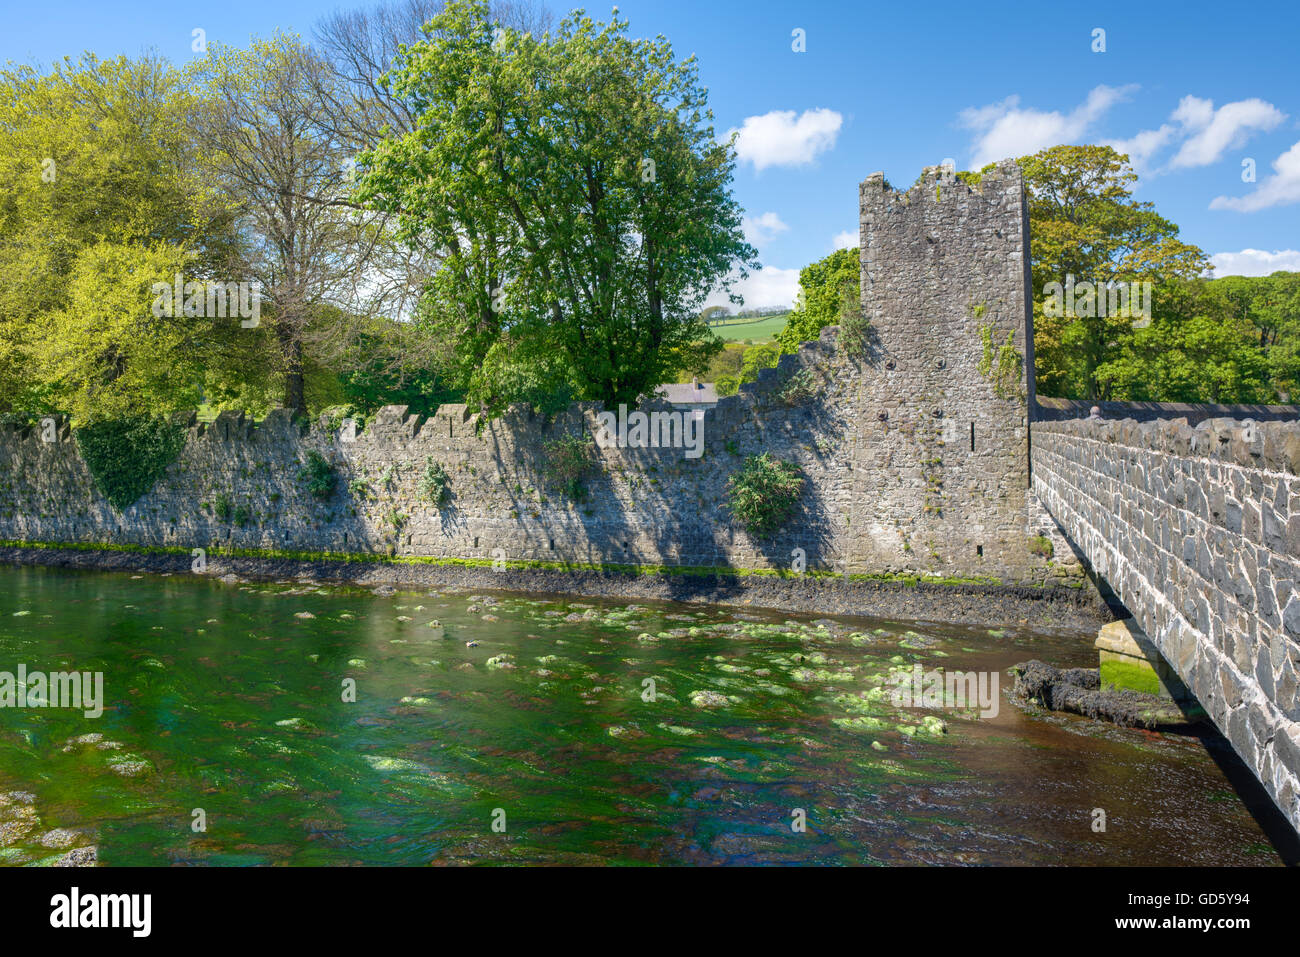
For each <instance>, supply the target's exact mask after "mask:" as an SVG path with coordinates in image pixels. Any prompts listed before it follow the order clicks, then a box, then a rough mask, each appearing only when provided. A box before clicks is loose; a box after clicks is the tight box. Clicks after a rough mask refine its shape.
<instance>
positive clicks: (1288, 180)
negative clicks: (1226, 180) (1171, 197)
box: [1210, 143, 1300, 213]
mask: <svg viewBox="0 0 1300 957" xmlns="http://www.w3.org/2000/svg"><path fill="white" fill-rule="evenodd" d="M1273 169H1274V170H1275V171H1276V172H1275V173H1274V175H1272V176H1269V177H1267V178H1266V179H1263V180H1261V181H1260V182H1259V184H1258V185H1256V187H1255V189H1254V191H1253V192H1250V193H1247V194H1246V195H1245V196H1216V197H1215V198H1214V199H1213V200H1211V202H1210V209H1235V210H1237V211H1238V212H1240V213H1253V212H1256V211H1258V210H1261V209H1268V208H1269V207H1271V206H1286V205H1288V204H1290V203H1300V143H1296V144H1295V145H1294V146H1292V147H1291V148H1290V149H1289V150H1287V151H1286V152H1285V153H1283V154H1282V155H1281V156H1279V157H1278V158H1277V159H1275V160H1273Z"/></svg>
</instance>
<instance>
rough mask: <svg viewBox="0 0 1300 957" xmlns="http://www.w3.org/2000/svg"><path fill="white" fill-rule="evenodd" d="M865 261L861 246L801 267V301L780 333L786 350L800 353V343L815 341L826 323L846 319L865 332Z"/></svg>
mask: <svg viewBox="0 0 1300 957" xmlns="http://www.w3.org/2000/svg"><path fill="white" fill-rule="evenodd" d="M860 273H861V262H860V260H859V252H858V250H857V249H837V250H835V252H833V253H831V254H830V255H829V256H827V257H825V258H824V259H819V260H818V261H817V262H815V263H812V264H811V265H808V266H805V267H804V268H803V269H801V270H799V304H798V308H796V309H795V311H794V312H792V313H791V314H790V319H789V321H788V322H786V325H785V329H784V330H782V332H781V334H780V335H779V336H777V341H778V342H779V343H780V344H781V351H782V352H798V351H799V343H801V342H810V341H812V340H815V339H816V338H817V337H818V335H819V334H820V333H821V331H822V329H823V328H825V327H826V326H833V325H836V324H837V323H842V322H843V321H844V320H845V319H846V318H847V319H849V321H850V323H851V324H852V325H854V328H855V330H856V331H857V332H862V331H863V326H862V322H861V320H862V302H861V276H860Z"/></svg>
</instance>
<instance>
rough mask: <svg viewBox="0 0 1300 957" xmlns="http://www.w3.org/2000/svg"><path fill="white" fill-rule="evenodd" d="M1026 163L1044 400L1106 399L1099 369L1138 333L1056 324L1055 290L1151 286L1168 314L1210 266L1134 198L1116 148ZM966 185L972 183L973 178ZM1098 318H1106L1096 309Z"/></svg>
mask: <svg viewBox="0 0 1300 957" xmlns="http://www.w3.org/2000/svg"><path fill="white" fill-rule="evenodd" d="M1017 162H1018V163H1019V165H1020V168H1021V170H1022V171H1023V173H1024V180H1025V190H1026V193H1027V194H1028V200H1029V221H1030V249H1031V255H1032V260H1033V290H1034V291H1033V297H1034V301H1035V305H1034V353H1035V359H1036V364H1037V370H1036V371H1037V383H1038V390H1039V391H1040V392H1041V393H1042V394H1044V395H1061V396H1068V397H1084V398H1090V399H1092V398H1106V397H1107V395H1106V389H1105V384H1104V383H1103V382H1101V381H1099V379H1098V376H1097V369H1098V367H1099V366H1101V365H1102V364H1103V363H1106V362H1107V361H1110V360H1112V359H1114V358H1116V357H1117V356H1118V355H1120V354H1121V353H1122V352H1123V349H1124V347H1125V343H1126V342H1127V341H1128V340H1129V339H1131V338H1132V336H1133V335H1134V331H1135V330H1134V327H1133V324H1132V321H1131V319H1130V318H1126V317H1123V316H1099V315H1093V316H1078V315H1076V316H1068V315H1066V316H1055V315H1053V314H1052V311H1051V310H1046V309H1044V300H1045V298H1046V296H1047V289H1048V286H1049V284H1050V283H1059V284H1062V285H1064V284H1065V283H1066V282H1067V277H1073V280H1074V281H1076V282H1090V283H1094V284H1097V285H1099V286H1100V285H1105V284H1107V283H1112V282H1115V283H1132V282H1138V283H1141V282H1151V283H1152V284H1153V286H1154V292H1155V295H1154V297H1153V309H1152V311H1153V313H1154V314H1157V315H1158V314H1161V313H1162V312H1165V311H1167V309H1168V307H1169V305H1170V303H1169V301H1168V297H1169V296H1171V295H1177V291H1176V288H1175V287H1176V284H1177V282H1178V281H1179V280H1191V279H1194V278H1195V277H1197V276H1199V275H1200V274H1201V273H1202V272H1204V271H1205V270H1206V269H1207V268H1208V267H1209V260H1208V259H1207V257H1206V256H1205V254H1204V253H1203V252H1202V251H1201V250H1200V249H1198V248H1197V247H1195V246H1192V245H1190V244H1188V243H1184V242H1182V241H1181V240H1180V239H1179V238H1178V227H1177V226H1176V225H1174V224H1173V223H1172V222H1170V221H1169V220H1167V219H1165V218H1164V217H1162V216H1160V215H1159V214H1158V213H1156V211H1155V209H1154V207H1153V206H1152V204H1151V203H1144V202H1137V201H1135V200H1133V199H1132V192H1131V189H1130V187H1131V186H1132V184H1133V183H1134V182H1135V181H1136V180H1137V174H1135V173H1134V172H1133V171H1132V169H1131V168H1130V166H1129V160H1128V157H1127V156H1125V155H1122V154H1120V153H1117V152H1116V151H1115V150H1114V149H1112V148H1111V147H1109V146H1053V147H1051V148H1050V149H1045V150H1042V151H1040V152H1038V153H1035V154H1034V155H1032V156H1024V157H1021V158H1020V159H1019V160H1017ZM963 178H966V177H963ZM1093 311H1096V310H1093Z"/></svg>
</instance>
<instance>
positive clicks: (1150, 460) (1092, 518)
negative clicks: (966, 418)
mask: <svg viewBox="0 0 1300 957" xmlns="http://www.w3.org/2000/svg"><path fill="white" fill-rule="evenodd" d="M1031 448H1032V463H1031V467H1032V481H1033V487H1034V491H1035V493H1036V494H1037V496H1038V498H1039V500H1040V501H1041V502H1042V503H1043V504H1044V505H1045V506H1046V508H1047V509H1048V511H1049V512H1050V513H1051V514H1052V516H1053V517H1054V518H1055V519H1056V521H1057V522H1058V523H1059V524H1060V526H1061V527H1062V528H1063V529H1064V531H1065V533H1066V534H1067V535H1068V536H1069V537H1070V539H1071V540H1072V541H1073V542H1074V544H1075V545H1076V546H1077V547H1078V548H1079V550H1080V551H1081V552H1082V553H1083V555H1084V556H1085V557H1086V559H1087V561H1088V562H1089V563H1090V564H1091V565H1092V567H1093V569H1094V570H1095V571H1096V572H1097V573H1098V574H1099V575H1101V576H1102V577H1104V578H1105V579H1106V581H1107V582H1108V583H1109V584H1110V585H1111V587H1112V588H1113V589H1114V590H1115V592H1116V594H1117V595H1118V596H1119V597H1120V600H1122V601H1123V602H1124V604H1125V605H1126V606H1127V607H1128V608H1129V610H1130V611H1131V612H1132V614H1133V616H1134V618H1136V619H1137V621H1138V623H1139V624H1140V625H1141V626H1142V628H1143V629H1144V630H1145V631H1146V633H1147V635H1148V636H1149V637H1150V638H1151V639H1152V641H1153V642H1154V643H1155V645H1156V647H1157V648H1158V649H1159V650H1160V653H1161V654H1162V655H1163V656H1164V657H1165V659H1166V660H1167V661H1168V662H1169V664H1170V665H1171V666H1172V668H1173V669H1174V671H1175V672H1176V673H1177V674H1178V676H1179V677H1180V678H1181V679H1182V680H1183V681H1184V682H1185V683H1186V684H1187V686H1188V687H1189V688H1190V689H1191V691H1192V692H1193V693H1194V694H1195V695H1196V697H1197V698H1198V699H1199V701H1200V702H1201V705H1202V706H1203V707H1204V708H1205V711H1206V713H1207V714H1208V715H1209V716H1210V718H1211V719H1212V720H1213V721H1214V723H1215V724H1216V725H1217V726H1218V727H1219V729H1220V730H1221V731H1222V732H1223V733H1224V735H1225V736H1226V737H1227V738H1228V740H1229V741H1230V742H1231V743H1232V745H1233V747H1234V748H1235V749H1236V751H1237V753H1238V754H1239V755H1240V756H1241V757H1242V759H1243V760H1244V761H1245V762H1246V764H1247V765H1249V766H1250V768H1251V769H1252V770H1253V771H1254V772H1255V774H1256V776H1258V778H1259V779H1260V781H1261V782H1262V783H1263V785H1264V787H1265V788H1266V789H1267V791H1268V793H1269V794H1270V795H1271V796H1272V798H1273V800H1274V801H1275V802H1276V803H1277V805H1278V806H1279V807H1280V808H1281V809H1282V811H1283V812H1284V813H1285V814H1286V816H1287V818H1288V819H1289V820H1290V822H1291V824H1292V826H1293V827H1295V828H1296V829H1297V830H1300V677H1298V676H1300V423H1294V422H1291V423H1282V422H1269V423H1254V422H1249V421H1240V420H1234V419H1224V418H1215V419H1209V420H1207V421H1204V422H1202V423H1201V424H1200V425H1198V426H1197V427H1195V428H1192V427H1191V426H1189V425H1188V423H1187V420H1186V419H1175V420H1164V421H1156V422H1137V421H1135V420H1131V419H1127V420H1122V421H1118V422H1115V421H1089V420H1072V421H1059V422H1042V421H1040V422H1035V423H1034V424H1033V426H1032V444H1031Z"/></svg>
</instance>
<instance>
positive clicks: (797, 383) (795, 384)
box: [777, 369, 818, 405]
mask: <svg viewBox="0 0 1300 957" xmlns="http://www.w3.org/2000/svg"><path fill="white" fill-rule="evenodd" d="M817 392H818V384H817V377H816V376H815V375H814V373H813V371H812V370H811V369H800V370H798V371H797V372H794V373H792V374H791V375H790V378H788V379H786V380H785V384H784V385H782V386H781V391H780V392H778V393H777V398H778V399H780V400H781V402H783V403H785V404H786V405H798V404H799V403H801V402H807V401H808V400H809V399H811V398H813V397H814V396H815V395H817Z"/></svg>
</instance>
